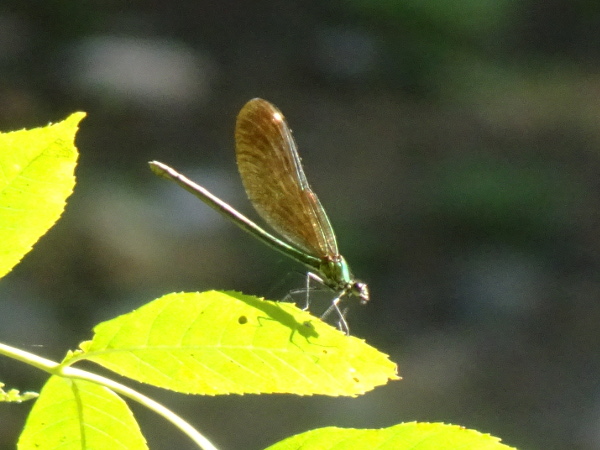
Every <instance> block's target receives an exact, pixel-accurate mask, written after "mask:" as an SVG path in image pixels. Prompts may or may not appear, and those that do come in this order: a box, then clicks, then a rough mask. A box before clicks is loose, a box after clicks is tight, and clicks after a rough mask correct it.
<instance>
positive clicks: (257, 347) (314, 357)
mask: <svg viewBox="0 0 600 450" xmlns="http://www.w3.org/2000/svg"><path fill="white" fill-rule="evenodd" d="M94 331H95V335H94V337H93V340H92V341H90V342H86V343H83V344H82V346H81V348H82V350H83V353H75V354H74V357H73V360H79V359H88V360H91V361H94V362H96V363H98V364H101V365H102V366H104V367H107V368H109V369H111V370H113V371H115V372H117V373H119V374H121V375H124V376H127V377H130V378H133V379H135V380H138V381H141V382H144V383H149V384H152V385H154V386H159V387H163V388H167V389H172V390H174V391H178V392H185V393H194V394H205V395H218V394H230V393H237V394H247V393H275V392H277V393H291V394H298V395H312V394H322V395H332V396H341V395H346V396H355V395H358V394H362V393H364V392H366V391H369V390H371V389H373V388H374V387H375V386H378V385H381V384H384V383H387V381H388V380H392V379H397V378H398V377H397V375H396V365H395V364H394V363H393V362H391V361H390V360H389V359H388V357H387V355H384V354H382V353H380V352H379V351H377V350H376V349H374V348H373V347H370V346H369V345H367V344H366V343H365V342H364V341H362V340H360V339H357V338H355V337H352V336H346V335H345V334H343V333H341V332H339V331H338V330H336V329H335V328H333V327H331V326H329V325H327V324H325V323H324V322H322V321H321V320H320V319H318V318H315V317H313V316H311V315H309V314H308V313H307V312H305V311H302V310H299V309H298V308H296V307H295V306H294V305H292V304H290V303H282V302H271V301H266V300H261V299H258V298H256V297H250V296H246V295H242V294H239V293H233V292H228V293H222V292H215V291H211V292H205V293H179V294H169V295H166V296H164V297H162V298H159V299H157V300H155V301H153V302H151V303H149V304H147V305H145V306H143V307H141V308H140V309H138V310H136V311H134V312H131V313H129V314H125V315H123V316H120V317H117V318H116V319H113V320H110V321H108V322H104V323H101V324H100V325H98V326H97V327H96V328H95V329H94ZM72 362H74V361H71V363H72Z"/></svg>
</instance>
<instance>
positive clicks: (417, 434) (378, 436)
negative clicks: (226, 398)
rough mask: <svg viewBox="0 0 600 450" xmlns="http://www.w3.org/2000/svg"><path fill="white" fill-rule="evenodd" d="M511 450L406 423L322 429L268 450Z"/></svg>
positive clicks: (462, 431) (443, 428)
mask: <svg viewBox="0 0 600 450" xmlns="http://www.w3.org/2000/svg"><path fill="white" fill-rule="evenodd" d="M309 448H313V449H319V450H328V449H331V450H334V449H335V450H350V449H361V450H369V449H373V450H375V449H376V450H440V449H444V450H453V449H456V450H510V449H513V447H509V446H507V445H504V444H502V443H501V442H500V439H499V438H497V437H494V436H490V435H489V434H484V433H480V432H478V431H475V430H468V429H466V428H463V427H460V426H457V425H448V424H444V423H418V422H410V423H402V424H400V425H395V426H392V427H389V428H381V429H375V430H369V429H364V430H359V429H354V428H335V427H327V428H319V429H317V430H311V431H308V432H306V433H302V434H298V435H296V436H292V437H290V438H287V439H285V440H283V441H281V442H278V443H277V444H274V445H272V446H270V447H268V448H267V450H296V449H309ZM513 450H514V449H513Z"/></svg>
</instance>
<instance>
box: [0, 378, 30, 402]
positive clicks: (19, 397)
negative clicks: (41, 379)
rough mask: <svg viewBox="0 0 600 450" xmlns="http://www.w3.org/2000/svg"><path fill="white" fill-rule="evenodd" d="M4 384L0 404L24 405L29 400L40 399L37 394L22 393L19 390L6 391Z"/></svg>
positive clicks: (2, 384)
mask: <svg viewBox="0 0 600 450" xmlns="http://www.w3.org/2000/svg"><path fill="white" fill-rule="evenodd" d="M4 386H5V385H4V383H0V402H7V403H22V402H25V401H27V400H31V399H34V398H37V397H38V393H37V392H31V391H27V392H23V393H21V392H20V391H19V390H18V389H9V390H8V391H6V390H4Z"/></svg>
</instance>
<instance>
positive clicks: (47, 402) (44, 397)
mask: <svg viewBox="0 0 600 450" xmlns="http://www.w3.org/2000/svg"><path fill="white" fill-rule="evenodd" d="M17 448H18V449H19V450H29V449H35V450H43V449H57V448H60V449H61V450H70V449H73V450H82V449H128V450H136V449H147V448H148V447H147V446H146V441H145V439H144V437H143V436H142V434H141V432H140V429H139V427H138V424H137V422H136V421H135V419H134V418H133V414H132V413H131V411H130V410H129V408H128V407H127V404H126V403H125V402H124V401H123V399H121V398H120V397H119V396H117V395H116V394H115V393H114V392H112V391H111V390H109V389H107V388H105V387H102V386H99V385H97V384H94V383H90V382H88V381H82V380H73V379H66V378H61V377H57V376H53V377H51V378H50V379H49V380H48V382H47V383H46V385H45V386H44V388H43V389H42V392H41V393H40V397H39V398H38V399H37V400H36V402H35V405H34V406H33V409H32V410H31V413H30V414H29V417H28V418H27V423H26V425H25V429H24V430H23V433H22V434H21V437H20V438H19V443H18V447H17Z"/></svg>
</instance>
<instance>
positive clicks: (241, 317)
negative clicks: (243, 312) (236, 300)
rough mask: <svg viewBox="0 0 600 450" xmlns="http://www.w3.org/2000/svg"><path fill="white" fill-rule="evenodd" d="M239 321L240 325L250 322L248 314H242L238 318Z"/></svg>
mask: <svg viewBox="0 0 600 450" xmlns="http://www.w3.org/2000/svg"><path fill="white" fill-rule="evenodd" d="M238 323H239V324H240V325H244V324H246V323H248V318H247V317H246V316H240V317H239V318H238Z"/></svg>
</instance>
